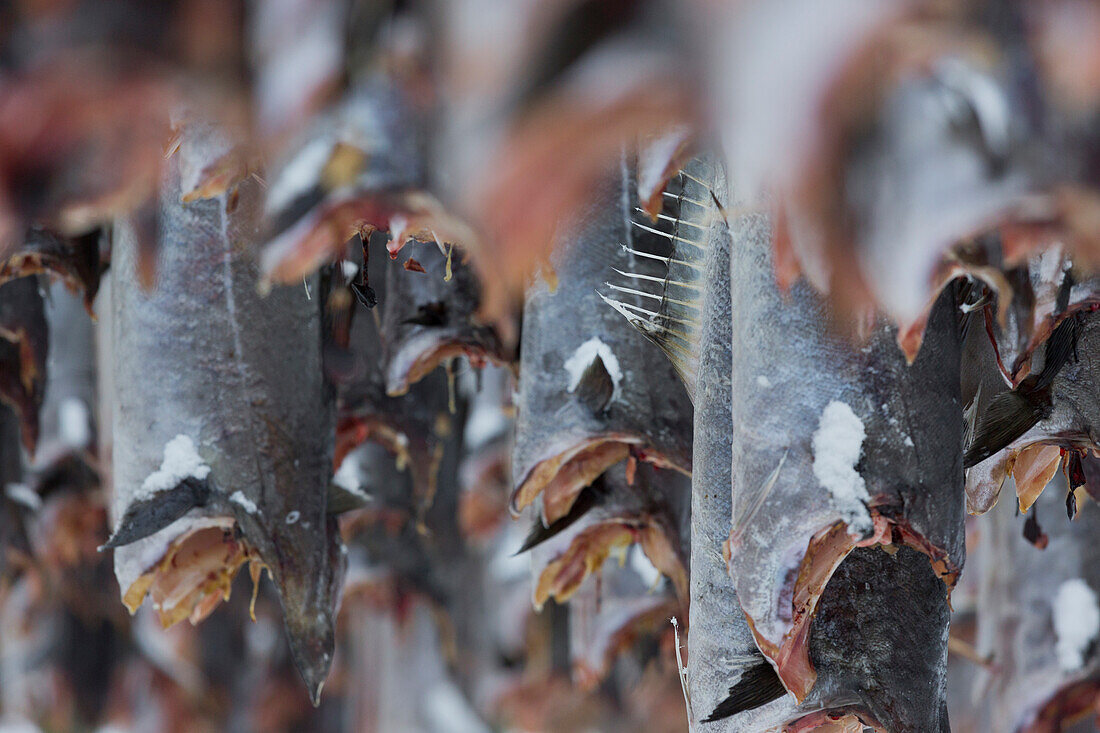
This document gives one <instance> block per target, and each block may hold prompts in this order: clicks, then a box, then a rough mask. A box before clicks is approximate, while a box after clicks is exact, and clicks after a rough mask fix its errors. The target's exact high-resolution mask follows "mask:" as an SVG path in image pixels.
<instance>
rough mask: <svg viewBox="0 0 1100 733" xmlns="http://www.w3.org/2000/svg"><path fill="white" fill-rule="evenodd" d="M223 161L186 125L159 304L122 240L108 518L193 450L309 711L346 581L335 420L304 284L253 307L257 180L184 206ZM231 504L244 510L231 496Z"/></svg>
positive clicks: (132, 556) (163, 236) (167, 193)
mask: <svg viewBox="0 0 1100 733" xmlns="http://www.w3.org/2000/svg"><path fill="white" fill-rule="evenodd" d="M217 149H218V143H217V142H216V137H215V135H214V133H212V132H210V131H208V130H202V129H196V128H192V129H190V130H189V131H188V133H187V135H186V136H185V138H184V140H183V142H182V145H181V148H180V150H179V152H178V153H177V154H176V156H175V157H174V158H173V165H172V173H171V174H170V176H169V178H168V180H167V182H166V186H165V189H164V191H163V194H162V199H161V207H162V216H161V230H160V233H159V238H160V240H161V242H160V250H161V254H160V259H161V263H160V267H159V268H158V272H159V277H158V281H157V283H156V286H155V288H154V289H153V291H152V292H150V293H144V292H142V291H141V289H140V288H139V286H138V282H137V279H136V277H135V274H134V273H135V268H136V258H137V251H136V245H135V242H134V238H133V236H132V234H131V233H130V231H129V229H128V227H125V226H122V227H120V228H119V232H118V236H117V239H116V242H115V247H114V265H113V267H112V270H113V272H114V282H113V287H112V290H113V301H114V302H113V311H114V318H115V323H114V324H113V333H114V364H115V367H114V369H115V373H114V383H115V387H116V390H117V397H116V402H115V413H114V427H113V435H114V455H113V466H114V481H115V513H114V514H115V516H116V517H118V516H123V515H124V514H125V513H126V510H127V508H128V507H129V505H130V504H131V497H133V496H134V493H135V491H137V490H139V487H140V486H141V485H142V482H143V481H144V480H145V478H146V476H148V475H149V474H150V473H152V472H153V471H155V470H157V469H158V467H159V465H160V463H161V460H162V457H163V454H164V446H165V444H166V443H167V442H168V441H169V440H171V439H172V438H174V437H175V436H177V435H185V436H187V437H189V438H191V440H192V441H193V443H194V445H195V446H196V448H197V450H198V453H199V455H200V456H201V457H202V458H203V460H204V461H205V462H206V463H207V464H209V466H210V467H211V471H210V480H211V481H212V482H213V484H214V485H215V486H216V487H217V489H218V492H219V493H218V496H217V501H216V502H214V501H212V502H211V503H216V504H217V505H218V506H217V511H218V512H220V513H222V514H225V513H231V514H232V516H234V517H235V518H236V520H237V523H238V526H239V527H240V529H241V531H242V533H243V535H244V537H245V538H246V540H247V542H248V544H249V546H250V547H251V548H252V549H253V550H254V551H255V553H256V554H257V555H258V556H259V558H260V559H261V560H262V562H263V563H264V564H265V565H266V566H267V568H268V571H269V572H270V574H271V577H272V579H273V580H274V582H275V585H276V588H277V589H278V591H279V596H280V600H281V602H282V605H283V611H284V621H285V623H286V627H287V632H288V635H289V639H290V643H291V649H292V652H293V655H294V660H295V662H296V664H297V666H298V669H299V671H300V672H301V674H302V677H303V678H304V679H305V681H306V685H307V687H308V688H309V692H310V695H311V697H313V698H314V700H315V701H316V699H317V696H318V695H319V693H320V689H321V686H322V685H323V683H324V680H325V677H326V675H327V673H328V669H329V666H330V664H331V661H332V652H333V643H334V642H333V616H334V613H335V605H336V601H337V596H338V593H339V587H340V583H341V578H342V574H343V559H342V555H341V552H342V548H341V544H340V539H339V536H338V534H337V533H336V531H335V522H334V521H332V520H329V519H327V518H326V506H325V502H326V489H327V486H328V482H329V478H330V476H331V473H332V450H333V447H332V439H333V432H334V414H333V411H332V405H331V401H330V399H329V397H328V388H327V387H326V385H325V383H324V380H323V377H322V371H321V336H320V315H319V299H318V298H316V297H314V298H312V299H311V298H310V297H309V296H308V295H307V292H306V290H304V289H303V288H302V287H275V288H274V289H273V290H272V291H271V293H270V294H269V295H268V296H267V297H261V296H260V295H259V294H258V291H257V286H258V283H259V281H260V275H259V268H258V266H257V263H256V262H255V260H254V256H253V253H252V251H251V247H252V245H253V242H254V241H255V237H256V226H257V217H258V212H259V197H260V191H259V189H258V187H257V184H256V183H255V182H253V181H245V182H244V183H242V184H241V186H240V188H239V190H238V192H237V195H238V200H237V205H236V208H235V209H234V210H233V212H232V213H231V214H230V213H227V212H226V208H227V206H226V204H227V197H225V196H223V197H221V198H219V199H211V200H204V201H198V202H195V203H192V204H180V203H179V197H180V191H181V189H180V178H181V173H180V172H179V171H180V169H185V168H187V167H188V166H190V167H197V166H201V164H202V163H203V162H204V161H208V160H211V159H214V158H215V157H216V151H217ZM314 280H315V279H314ZM307 285H308V284H307ZM316 289H317V288H316V282H314V284H313V290H314V291H316ZM211 314H215V315H211ZM237 492H240V495H241V496H242V497H243V498H244V500H245V501H243V502H242V501H239V500H238V501H232V500H231V499H230V497H232V496H234V495H236V493H237ZM249 502H250V503H251V504H253V505H255V512H253V511H250V510H249V509H251V506H250V505H249ZM206 511H207V513H210V512H211V511H213V509H208V510H206ZM189 516H192V517H193V516H195V515H194V514H192V515H189ZM186 521H187V520H186V519H185V521H184V522H181V523H177V525H176V526H177V527H178V526H180V525H181V524H186ZM158 537H163V535H159V536H154V537H150V538H148V539H147V540H143V541H142V542H140V543H138V544H136V545H132V546H129V547H125V548H120V549H119V550H117V551H116V556H115V560H116V571H118V572H119V575H120V581H121V580H122V576H123V575H124V573H123V568H124V567H125V566H128V565H129V566H130V572H132V571H133V570H134V569H136V570H137V571H138V572H144V571H145V570H147V569H148V566H145V567H140V566H139V567H136V568H134V567H133V566H132V565H133V563H135V562H137V563H138V564H139V565H140V564H142V562H141V558H142V557H146V558H147V557H148V553H149V551H150V548H151V547H155V543H156V542H157V541H158ZM142 553H146V554H145V555H142ZM154 554H155V553H154ZM156 557H159V556H156ZM122 584H123V585H124V586H125V585H126V583H122ZM123 590H124V592H125V588H124V589H123Z"/></svg>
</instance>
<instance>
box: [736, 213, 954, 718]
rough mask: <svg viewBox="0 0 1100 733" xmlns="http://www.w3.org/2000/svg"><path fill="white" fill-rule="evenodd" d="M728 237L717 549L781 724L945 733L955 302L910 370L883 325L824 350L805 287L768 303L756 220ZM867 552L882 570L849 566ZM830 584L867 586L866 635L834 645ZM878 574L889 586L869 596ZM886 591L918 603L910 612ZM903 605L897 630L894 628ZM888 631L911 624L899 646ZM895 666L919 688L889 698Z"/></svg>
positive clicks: (816, 308)
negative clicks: (767, 666) (780, 697)
mask: <svg viewBox="0 0 1100 733" xmlns="http://www.w3.org/2000/svg"><path fill="white" fill-rule="evenodd" d="M730 226H731V230H732V234H733V242H734V243H735V246H732V247H731V252H732V262H731V270H730V272H731V292H732V294H733V300H732V308H731V312H732V323H733V331H732V345H733V348H732V357H733V362H732V371H731V375H732V376H731V389H732V410H733V411H732V420H733V425H734V426H736V429H735V430H734V432H733V445H732V465H733V475H732V486H733V492H732V506H731V510H732V530H731V533H730V536H729V539H728V541H727V544H726V546H725V549H726V553H727V558H728V562H729V569H730V575H731V577H732V578H733V580H734V583H735V585H736V590H737V598H738V600H739V601H740V604H741V606H742V608H743V609H744V611H745V613H746V615H747V616H748V620H749V624H750V626H751V628H752V631H753V635H754V636H755V638H756V642H757V645H758V646H759V647H760V649H761V651H762V652H763V653H764V654H765V655H766V656H767V657H768V658H769V661H770V662H771V663H772V665H773V666H774V668H775V670H776V672H777V673H778V675H779V678H780V680H781V681H782V682H783V685H784V687H785V688H786V689H787V690H788V691H789V692H790V693H791V695H792V696H793V699H794V701H797V703H799V705H798V707H796V708H794V709H792V710H791V711H790V712H789V713H787V714H785V715H784V716H782V717H784V718H785V719H787V720H792V721H795V722H794V723H792V725H793V726H794V728H793V729H796V730H798V729H800V728H799V727H798V726H800V725H804V724H805V725H808V724H809V723H810V722H813V718H811V717H806V716H809V715H811V711H813V710H824V711H825V712H823V713H820V714H818V713H812V715H832V714H833V713H838V714H839V712H840V711H846V712H844V713H843V714H844V715H857V717H859V719H860V720H862V721H863V722H864V723H865V724H868V725H877V726H880V727H882V728H885V729H887V730H891V731H918V730H921V731H927V730H941V729H942V730H946V726H947V720H946V705H945V702H944V700H945V697H944V696H945V691H944V687H943V684H941V682H942V680H943V679H944V675H945V665H946V628H947V623H948V612H947V597H948V593H949V591H950V589H951V587H952V586H953V585H954V581H955V578H956V577H957V576H958V573H959V571H960V569H961V567H962V563H963V559H964V544H963V505H962V494H961V485H962V484H961V482H962V450H961V447H962V429H961V426H962V406H961V405H960V400H959V361H958V360H959V333H958V331H959V328H958V325H957V322H956V318H955V310H956V309H955V293H954V289H953V287H952V288H948V289H947V290H946V291H945V293H944V294H943V295H941V296H940V299H939V302H937V304H936V306H935V308H933V310H932V314H931V316H930V318H929V321H928V326H927V329H926V332H925V338H924V344H923V346H922V348H921V351H920V354H918V356H917V358H916V360H915V361H914V362H913V364H912V365H908V364H907V363H906V358H905V356H904V355H903V354H902V353H901V351H900V350H899V349H898V348H897V345H896V330H895V329H893V328H891V327H889V326H888V325H886V324H885V323H883V322H882V321H881V320H880V321H878V322H877V323H875V324H874V326H873V328H872V331H871V336H870V338H869V341H868V342H867V343H866V345H864V346H863V347H862V348H861V347H859V346H855V345H853V344H851V343H850V342H849V341H847V340H846V339H844V338H842V337H839V336H836V335H834V332H833V331H832V330H831V328H832V326H831V323H830V311H829V310H828V308H827V307H826V305H825V303H824V302H823V301H822V300H821V299H820V298H819V297H818V296H817V295H815V294H814V293H813V292H812V291H811V289H810V286H809V285H808V284H807V283H804V282H800V283H797V284H795V285H794V286H793V288H792V289H791V292H790V294H789V295H788V296H787V297H783V296H781V295H780V293H779V291H778V289H777V287H776V283H775V277H774V271H773V263H772V258H771V256H770V251H769V250H770V248H769V245H768V243H769V240H770V225H769V222H768V219H767V217H766V216H764V215H763V214H759V213H748V214H745V215H743V216H741V217H737V218H734V219H731V220H730ZM876 545H882V546H884V547H887V548H889V550H890V552H892V553H894V554H893V555H890V554H889V553H888V552H887V551H886V550H884V549H867V550H862V551H859V552H856V553H854V554H853V551H854V550H855V549H856V548H859V547H866V548H874V546H876ZM905 548H910V549H909V550H906V549H905ZM914 551H915V552H914ZM875 553H878V554H875ZM846 563H850V565H851V566H850V567H848V568H845V564H846ZM889 563H893V564H892V565H891V564H889ZM835 573H839V575H837V576H836V577H837V578H838V579H840V580H838V586H837V588H841V587H851V586H852V585H854V584H856V583H858V578H864V579H865V580H866V582H867V583H868V584H870V586H871V594H872V595H871V596H867V597H864V604H865V606H866V616H865V619H866V624H867V627H868V629H869V630H870V631H869V632H865V633H864V634H863V635H854V634H848V635H843V634H840V633H837V631H836V629H837V628H838V627H837V624H840V623H842V622H843V620H844V619H845V618H846V617H847V616H846V614H848V613H849V611H847V610H844V609H846V608H849V606H846V605H845V604H850V601H849V600H846V595H845V593H844V592H842V591H840V590H837V589H833V588H832V580H831V578H833V577H834V574H835ZM865 573H866V574H869V575H864V574H865ZM875 573H878V574H880V575H882V576H884V577H889V578H891V580H890V582H889V584H880V583H879V582H878V581H876V582H871V578H872V577H879V576H878V575H875ZM929 579H931V580H933V581H935V583H932V584H931V585H930V584H929V582H928V581H929ZM941 581H942V582H941ZM898 584H901V585H902V587H904V586H905V584H911V585H912V587H913V588H920V589H921V591H920V592H921V593H922V594H923V595H922V596H920V597H919V599H918V598H914V599H907V598H906V597H905V596H904V595H899V594H898V592H897V591H896V586H897V585H898ZM937 584H938V585H937ZM931 588H935V589H936V591H937V592H935V593H932V592H931V590H930V589H931ZM823 594H824V596H823ZM826 596H827V597H828V598H835V599H837V601H836V602H837V604H838V605H837V606H835V607H834V606H827V605H826V604H825V597H826ZM903 600H904V601H906V603H908V604H910V605H909V606H907V608H911V612H910V613H909V614H908V615H906V613H905V612H904V611H902V612H898V613H897V614H895V612H894V610H893V609H894V607H895V606H897V605H899V604H900V602H901V601H903ZM830 608H836V609H837V610H835V611H833V610H829V609H830ZM818 614H821V615H820V616H819V615H818ZM834 614H835V616H834ZM898 618H908V619H910V623H909V624H907V625H906V629H905V630H904V632H903V631H902V629H901V628H900V627H899V626H898V624H897V619H898ZM909 626H918V627H919V630H918V631H916V632H913V633H910V629H909V628H908V627H909ZM887 648H888V649H890V650H891V651H890V653H889V654H888V655H885V656H884V653H883V652H884V650H885V649H887ZM901 652H903V654H904V656H905V658H906V659H907V660H908V664H909V665H910V667H909V668H908V669H909V670H910V672H909V674H910V677H908V678H907V679H910V680H912V679H917V678H919V679H921V680H927V681H931V682H930V683H929V684H924V683H922V685H921V686H920V689H919V690H913V689H908V688H901V689H899V687H898V684H900V681H899V682H896V683H895V682H894V681H892V680H894V679H896V678H895V675H896V672H895V671H894V670H893V667H892V666H891V665H895V664H896V662H897V659H898V657H897V656H896V655H897V654H898V653H901ZM918 669H919V670H920V672H919V674H918V673H917V672H916V671H915V670H918ZM907 684H911V683H907ZM789 702H790V701H789V700H788V703H789ZM829 711H832V712H829ZM853 711H858V712H853ZM804 717H806V719H805V720H803V721H802V722H801V723H799V722H798V720H802V719H803V718H804Z"/></svg>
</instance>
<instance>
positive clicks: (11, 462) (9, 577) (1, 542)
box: [0, 402, 31, 589]
mask: <svg viewBox="0 0 1100 733" xmlns="http://www.w3.org/2000/svg"><path fill="white" fill-rule="evenodd" d="M22 478H23V458H22V453H21V451H20V448H19V418H18V417H16V415H15V412H14V411H13V410H12V409H11V408H10V407H8V406H7V405H5V404H4V403H2V402H0V486H2V487H4V489H2V490H0V589H4V588H6V587H7V586H8V584H9V583H11V582H12V581H14V580H15V578H16V577H17V576H18V574H19V573H18V570H19V565H18V563H16V562H15V560H16V557H17V556H18V555H26V556H29V555H30V549H31V548H30V541H29V540H28V538H27V527H26V524H25V523H24V515H25V514H26V512H27V511H28V507H25V506H23V505H22V504H20V503H18V502H17V501H15V499H13V498H12V497H10V496H9V495H8V492H7V490H6V489H7V486H8V485H10V484H14V483H18V482H20V481H21V480H22Z"/></svg>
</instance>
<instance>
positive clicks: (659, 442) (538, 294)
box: [512, 164, 691, 522]
mask: <svg viewBox="0 0 1100 733" xmlns="http://www.w3.org/2000/svg"><path fill="white" fill-rule="evenodd" d="M636 200H637V199H636V194H635V192H634V190H633V185H632V176H631V175H630V173H629V171H628V170H627V167H626V165H625V164H624V165H623V166H622V171H621V173H620V175H619V176H618V177H617V178H616V180H614V181H608V182H607V183H606V184H605V185H603V186H602V187H601V188H600V189H599V190H598V192H596V193H595V194H594V195H593V197H592V199H591V201H590V202H589V204H588V205H587V206H586V207H585V208H584V210H582V211H578V212H576V216H575V218H574V219H573V220H572V222H571V223H570V224H568V225H566V226H565V227H564V228H563V230H562V231H563V232H564V234H563V235H562V236H561V237H560V238H559V239H558V241H557V243H556V248H555V251H554V254H553V255H552V256H551V258H550V267H551V268H552V269H553V273H554V278H555V280H556V288H551V287H550V286H549V285H548V284H547V283H546V281H545V280H544V279H538V280H537V281H536V282H535V283H534V284H533V285H532V286H531V288H530V289H529V291H528V293H527V302H526V306H525V308H524V316H523V335H522V344H521V348H520V359H521V363H520V379H519V396H518V400H517V418H516V441H515V447H514V450H513V464H512V465H513V486H514V490H513V494H512V507H513V510H514V511H519V510H521V509H523V507H525V506H527V505H529V504H530V503H531V502H533V501H534V500H535V499H536V498H537V497H538V496H539V495H540V494H541V495H542V500H543V517H544V519H545V520H546V521H547V522H552V521H554V520H555V519H557V518H558V517H559V516H562V515H564V514H565V513H566V512H568V509H569V507H570V506H571V505H572V503H573V501H574V499H575V498H576V495H577V494H578V493H579V492H580V490H581V489H582V488H584V486H586V485H588V483H590V482H591V481H592V479H594V478H595V477H596V476H598V475H599V474H600V473H602V472H603V471H604V470H606V468H608V467H609V466H611V465H613V464H615V463H617V462H618V461H620V460H623V459H624V458H626V457H627V455H629V454H631V453H633V454H634V455H636V456H637V457H638V458H640V459H642V460H645V461H649V462H652V463H655V464H656V465H660V466H664V467H671V468H674V469H676V470H680V471H684V472H688V471H690V469H691V441H690V436H691V403H690V399H689V397H688V395H687V394H686V392H685V391H684V389H683V387H682V386H681V385H680V383H679V381H680V380H679V379H678V377H677V375H676V371H675V369H674V368H673V366H672V365H671V364H670V363H669V362H668V360H667V359H665V358H664V357H663V356H662V355H661V353H660V351H659V349H658V348H657V347H656V346H655V345H654V344H652V343H650V342H649V341H648V340H647V339H646V338H645V337H644V336H642V335H641V334H640V333H638V332H636V331H635V329H634V328H632V327H631V325H630V324H629V323H627V322H626V320H625V319H623V318H622V317H621V316H619V315H618V314H617V313H615V312H614V310H612V309H611V308H609V307H608V306H607V305H606V304H605V303H603V302H602V300H601V295H600V294H599V292H598V290H601V291H602V290H604V289H606V288H605V285H604V283H605V282H606V281H607V280H608V279H609V278H615V277H617V275H616V273H615V271H614V270H613V269H612V268H616V269H618V270H621V271H624V272H636V273H649V274H652V275H653V276H657V275H659V274H660V269H659V268H658V267H657V265H658V263H657V262H656V261H654V260H647V259H646V258H644V257H641V256H638V255H635V254H631V253H630V252H628V251H625V250H624V249H623V248H622V246H621V245H627V246H628V247H630V248H631V249H634V250H636V251H641V252H647V253H651V254H658V253H660V255H662V256H666V257H667V255H668V250H669V249H670V248H669V247H668V245H667V241H666V240H664V238H663V237H660V236H658V235H654V234H650V233H648V232H646V231H644V230H640V229H638V228H637V227H636V226H634V224H633V223H632V222H633V216H634V207H635V206H636ZM621 299H622V300H624V301H626V302H629V303H630V304H632V305H634V306H637V307H643V306H648V305H649V303H648V301H649V299H648V298H646V297H644V296H642V295H634V294H629V293H623V294H622V298H621ZM597 354H598V355H599V356H600V358H601V359H602V360H603V361H604V365H605V368H606V369H607V371H608V372H609V373H610V375H611V376H612V378H613V382H614V389H613V393H612V396H611V399H610V401H609V402H608V403H607V404H606V405H605V406H604V407H603V408H602V409H599V410H595V411H594V410H593V408H592V404H593V403H592V401H591V400H583V399H580V398H579V397H578V395H577V389H578V386H579V382H580V378H581V377H582V375H583V374H584V372H585V370H586V369H587V368H588V366H589V365H590V364H591V362H592V361H593V360H594V359H595V357H596V355H597ZM582 362H583V363H582ZM582 394H584V390H582Z"/></svg>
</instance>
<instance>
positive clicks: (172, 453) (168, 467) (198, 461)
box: [131, 435, 210, 501]
mask: <svg viewBox="0 0 1100 733" xmlns="http://www.w3.org/2000/svg"><path fill="white" fill-rule="evenodd" d="M209 475H210V466H208V465H206V464H205V463H203V460H202V458H200V457H199V454H198V451H196V450H195V444H194V443H193V442H191V439H190V438H189V437H187V436H186V435H177V436H176V437H174V438H172V439H171V440H169V441H168V442H167V443H166V444H165V446H164V460H163V461H161V464H160V468H159V469H158V470H156V471H154V472H153V473H151V474H149V475H148V476H146V477H145V481H143V482H142V484H141V488H140V489H139V490H138V491H137V493H136V495H135V496H134V497H133V498H132V499H131V501H141V500H143V499H148V498H150V497H152V496H153V495H154V494H157V493H159V492H161V491H167V490H168V489H172V488H175V487H176V485H177V484H179V482H180V481H183V480H184V479H185V478H189V477H191V476H194V477H195V478H197V479H204V478H206V477H207V476H209Z"/></svg>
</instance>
